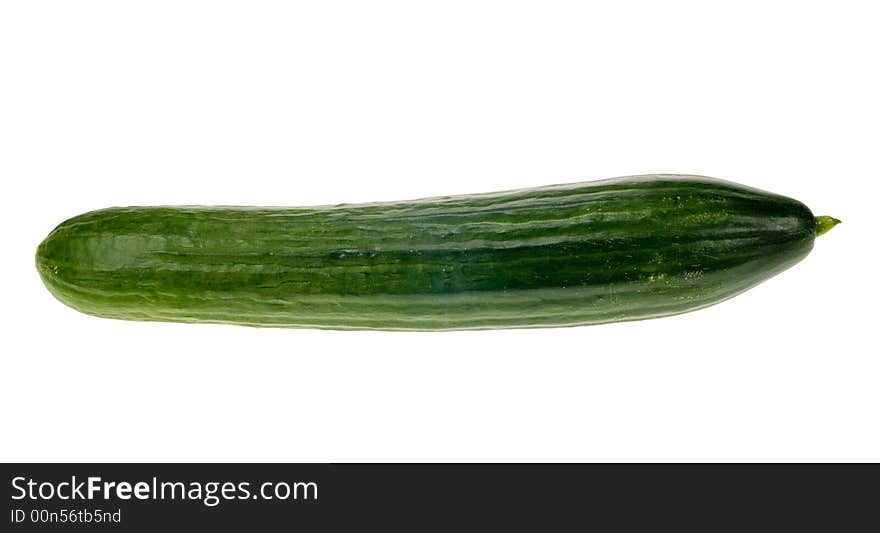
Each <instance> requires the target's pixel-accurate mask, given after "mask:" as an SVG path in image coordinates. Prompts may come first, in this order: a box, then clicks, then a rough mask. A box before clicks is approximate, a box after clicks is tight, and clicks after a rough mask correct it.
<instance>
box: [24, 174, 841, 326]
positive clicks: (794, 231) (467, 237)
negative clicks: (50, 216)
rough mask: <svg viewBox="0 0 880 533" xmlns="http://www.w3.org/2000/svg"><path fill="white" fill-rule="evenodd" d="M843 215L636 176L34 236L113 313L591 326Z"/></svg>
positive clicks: (158, 214)
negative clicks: (819, 213) (827, 214)
mask: <svg viewBox="0 0 880 533" xmlns="http://www.w3.org/2000/svg"><path fill="white" fill-rule="evenodd" d="M838 222H839V221H837V220H836V219H833V218H831V217H814V216H813V214H812V213H811V212H810V210H809V209H808V208H807V207H806V206H805V205H804V204H802V203H800V202H798V201H796V200H793V199H791V198H787V197H784V196H780V195H777V194H772V193H768V192H765V191H760V190H757V189H753V188H749V187H744V186H741V185H737V184H734V183H731V182H727V181H722V180H717V179H712V178H706V177H702V176H687V175H647V176H630V177H623V178H615V179H610V180H603V181H596V182H588V183H576V184H568V185H554V186H549V187H541V188H535V189H525V190H515V191H507V192H500V193H492V194H480V195H470V196H451V197H441V198H429V199H424V200H415V201H407V202H393V203H374V204H361V205H345V204H343V205H336V206H323V207H298V208H286V207H285V208H280V207H278V208H276V207H267V208H262V207H191V206H181V207H115V208H110V209H103V210H99V211H93V212H90V213H86V214H83V215H80V216H77V217H74V218H72V219H70V220H67V221H66V222H63V223H62V224H61V225H59V226H58V227H57V228H55V230H54V231H52V232H51V233H50V234H49V236H48V237H46V239H45V240H44V241H43V242H42V243H41V244H40V245H39V247H38V249H37V254H36V264H37V269H38V271H39V273H40V275H41V277H42V279H43V282H44V283H45V285H46V287H48V289H49V291H51V293H52V294H53V295H55V296H56V297H57V298H58V299H59V300H61V301H62V302H64V303H65V304H67V305H69V306H70V307H73V308H74V309H77V310H79V311H82V312H84V313H88V314H91V315H96V316H100V317H107V318H117V319H126V320H155V321H172V322H209V323H226V324H241V325H248V326H275V327H308V328H329V329H380V330H458V329H489V328H517V327H554V326H577V325H586V324H599V323H604V322H617V321H623V320H638V319H645V318H654V317H662V316H667V315H674V314H678V313H683V312H686V311H692V310H695V309H700V308H702V307H706V306H709V305H712V304H715V303H718V302H720V301H722V300H725V299H727V298H730V297H731V296H734V295H736V294H738V293H740V292H742V291H745V290H746V289H749V288H750V287H753V286H755V285H757V284H758V283H761V282H762V281H764V280H766V279H768V278H770V277H771V276H773V275H775V274H777V273H779V272H781V271H783V270H785V269H786V268H788V267H790V266H791V265H793V264H795V263H797V262H798V261H800V260H801V259H803V258H804V257H805V256H806V255H807V254H808V253H809V252H810V250H811V249H812V247H813V241H814V239H815V237H816V236H817V235H819V234H822V233H824V232H825V231H827V230H829V229H830V228H831V227H833V226H834V225H835V224H837V223H838Z"/></svg>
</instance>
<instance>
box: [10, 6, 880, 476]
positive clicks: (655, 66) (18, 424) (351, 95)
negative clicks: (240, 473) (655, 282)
mask: <svg viewBox="0 0 880 533" xmlns="http://www.w3.org/2000/svg"><path fill="white" fill-rule="evenodd" d="M874 5H876V4H875V3H872V2H845V1H835V2H801V1H798V2H794V1H793V2H780V1H775V2H774V1H769V2H768V1H761V2H743V1H741V2H729V3H720V2H697V1H695V2H681V1H675V2H647V1H645V2H636V1H621V2H607V3H603V4H602V5H593V6H591V5H589V4H588V3H585V2H572V3H563V2H546V1H541V2H507V1H506V2H479V1H467V2H451V1H443V2H307V3H306V2H304V3H299V4H295V3H292V2H217V1H212V2H192V1H189V2H187V1H179V0H176V1H171V2H161V1H152V2H117V1H107V2H94V1H84V2H42V1H37V2H4V3H3V4H2V6H3V7H2V8H0V113H2V114H0V176H2V180H3V208H2V210H0V216H2V221H0V231H2V236H0V239H2V240H0V242H2V250H3V255H2V261H0V268H2V272H0V280H2V306H0V313H2V324H3V334H2V347H3V348H2V356H0V357H2V368H0V409H2V427H3V430H2V433H3V437H2V439H0V459H3V460H12V461H24V460H36V461H48V460H83V461H92V460H95V461H115V460H143V461H151V460H170V461H215V460H219V461H227V460H228V461H233V460H235V461H270V460H271V461H380V460H381V461H384V460H392V461H401V460H406V461H410V460H414V461H419V460H438V461H452V460H454V461H458V460H463V461H507V460H511V461H524V460H529V461H531V460H537V461H545V460H547V461H559V460H566V461H568V460H571V461H618V460H621V461H635V460H638V461H642V460H646V461H652V460H659V461H678V460H686V461H698V460H699V461H702V460H733V461H752V460H757V461H765V460H807V461H814V460H835V461H836V460H844V461H850V460H880V424H878V422H877V421H878V418H880V413H878V408H880V357H878V350H877V329H878V321H877V302H878V297H880V294H878V290H877V287H878V281H877V280H878V270H877V268H878V261H877V259H878V256H877V242H878V237H877V235H878V233H877V231H878V227H877V226H878V225H877V220H878V214H877V206H878V205H880V204H878V201H880V197H878V192H880V191H878V185H877V183H878V178H880V176H878V147H880V142H878V141H880V134H878V131H880V106H878V101H880V80H878V72H880V71H878V68H877V65H878V51H880V32H878V31H877V21H878V13H877V12H876V11H875V8H874V7H873V6H874ZM655 172H674V173H698V174H705V175H710V176H715V177H721V178H727V179H732V180H734V181H738V182H741V183H744V184H748V185H752V186H755V187H759V188H763V189H768V190H772V191H774V192H779V193H783V194H786V195H789V196H792V197H795V198H797V199H799V200H802V201H804V202H805V203H807V204H808V205H810V206H811V207H812V208H813V210H814V211H815V212H816V213H817V214H830V215H834V216H837V217H838V218H841V219H843V221H844V223H843V225H841V226H839V227H838V228H835V229H834V230H833V231H832V232H831V233H830V234H828V235H827V236H823V237H822V238H821V239H819V241H818V242H817V244H816V248H815V249H814V251H813V253H812V254H811V255H810V256H809V257H808V258H807V259H806V260H804V261H803V262H802V263H800V264H798V265H797V266H795V267H794V268H792V269H791V270H789V271H787V272H785V273H783V274H781V275H780V276H778V277H776V278H774V279H772V280H770V281H769V282H767V283H765V284H763V285H761V286H760V287H757V288H755V289H753V290H752V291H750V292H748V293H746V294H744V295H742V296H739V297H737V298H735V299H733V300H731V301H729V302H726V303H723V304H721V305H719V306H716V307H713V308H710V309H706V310H703V311H700V312H697V313H692V314H688V315H682V316H678V317H673V318H666V319H660V320H653V321H645V322H637V323H626V324H615V325H607V326H596V327H584V328H573V329H556V330H553V329H544V330H518V331H489V332H464V333H382V332H328V331H308V330H272V329H250V328H243V327H235V326H216V325H203V326H202V325H180V324H154V323H135V322H131V323H129V322H121V321H112V320H103V319H98V318H93V317H89V316H86V315H82V314H79V313H77V312H75V311H73V310H71V309H68V308H67V307H65V306H63V305H62V304H60V303H59V302H57V301H56V300H54V299H53V297H52V296H51V295H50V294H49V293H48V292H47V291H46V290H45V289H44V287H43V286H42V284H41V282H40V279H39V277H38V275H37V272H36V270H35V269H34V266H33V254H34V251H35V249H36V246H37V244H38V243H39V242H40V240H42V238H43V237H44V236H45V235H46V234H47V233H48V232H49V231H50V230H51V229H52V228H53V227H54V226H55V225H56V224H58V223H60V222H61V221H62V220H64V219H66V218H68V217H71V216H73V215H76V214H79V213H82V212H85V211H88V210H92V209H97V208H102V207H107V206H113V205H149V204H240V205H241V204H245V205H247V204H253V205H310V204H326V203H339V202H359V201H375V200H401V199H411V198H417V197H424V196H432V195H443V194H455V193H477V192H488V191H493V190H499V189H510V188H518V187H528V186H539V185H547V184H550V183H558V182H570V181H581V180H591V179H598V178H606V177H612V176H619V175H626V174H637V173H655Z"/></svg>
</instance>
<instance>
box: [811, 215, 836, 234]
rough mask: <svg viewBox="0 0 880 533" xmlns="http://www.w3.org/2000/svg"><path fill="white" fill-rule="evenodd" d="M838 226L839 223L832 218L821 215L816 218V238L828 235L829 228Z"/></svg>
mask: <svg viewBox="0 0 880 533" xmlns="http://www.w3.org/2000/svg"><path fill="white" fill-rule="evenodd" d="M838 224H840V221H839V220H837V219H836V218H834V217H829V216H825V215H821V216H818V217H816V237H818V236H819V235H824V234H826V233H828V232H829V231H830V230H831V228H833V227H834V226H836V225H838Z"/></svg>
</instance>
